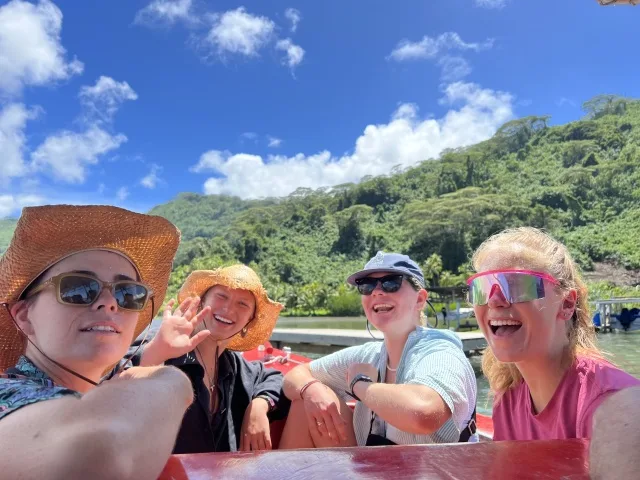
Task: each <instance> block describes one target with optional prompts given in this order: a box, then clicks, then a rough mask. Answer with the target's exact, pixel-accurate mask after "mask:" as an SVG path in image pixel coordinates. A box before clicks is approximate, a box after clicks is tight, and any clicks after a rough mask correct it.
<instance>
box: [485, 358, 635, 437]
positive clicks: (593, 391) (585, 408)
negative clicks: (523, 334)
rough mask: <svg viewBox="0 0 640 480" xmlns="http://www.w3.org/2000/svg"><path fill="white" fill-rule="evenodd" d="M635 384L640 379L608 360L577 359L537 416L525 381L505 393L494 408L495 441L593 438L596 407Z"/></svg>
mask: <svg viewBox="0 0 640 480" xmlns="http://www.w3.org/2000/svg"><path fill="white" fill-rule="evenodd" d="M636 385H640V380H638V379H637V378H635V377H633V376H631V375H629V374H628V373H626V372H623V371H622V370H620V369H618V368H616V367H614V366H613V365H611V364H609V363H607V362H606V361H603V360H598V359H592V358H587V357H578V359H576V361H575V362H574V364H573V365H572V367H571V368H569V370H567V372H566V373H565V376H564V378H563V379H562V381H561V382H560V384H559V385H558V388H557V389H556V391H555V393H554V394H553V397H552V398H551V401H550V402H549V404H548V405H547V406H546V407H545V409H544V410H543V411H542V412H540V413H538V414H537V415H536V414H535V413H534V410H533V406H532V401H531V394H530V392H529V387H528V386H527V384H526V383H525V382H524V381H523V382H521V383H520V384H519V385H517V386H516V387H514V388H511V389H509V390H508V391H507V392H505V393H504V395H502V397H500V398H499V399H498V400H497V401H496V402H495V404H494V406H493V426H494V437H493V439H494V440H553V439H567V438H591V421H592V417H593V413H594V412H595V410H596V408H598V406H599V405H600V404H601V403H602V402H603V401H604V400H605V398H607V396H608V395H610V394H612V393H614V392H617V391H618V390H622V389H623V388H627V387H632V386H636Z"/></svg>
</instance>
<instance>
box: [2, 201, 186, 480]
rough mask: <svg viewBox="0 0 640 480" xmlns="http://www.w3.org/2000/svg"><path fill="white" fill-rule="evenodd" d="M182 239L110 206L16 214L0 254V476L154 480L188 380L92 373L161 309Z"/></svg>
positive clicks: (141, 371)
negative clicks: (105, 377)
mask: <svg viewBox="0 0 640 480" xmlns="http://www.w3.org/2000/svg"><path fill="white" fill-rule="evenodd" d="M179 241H180V232H179V231H178V230H177V228H176V227H175V226H174V225H173V224H171V223H170V222H168V221H167V220H165V219H163V218H160V217H156V216H150V215H142V214H137V213H133V212H130V211H127V210H123V209H121V208H116V207H111V206H69V205H58V206H43V207H29V208H25V209H24V210H23V212H22V216H21V217H20V219H19V220H18V224H17V227H16V231H15V233H14V236H13V238H12V240H11V243H10V245H9V247H8V249H7V250H6V252H5V254H4V255H3V256H2V258H1V259H0V308H1V310H0V372H4V373H3V374H2V375H1V376H0V466H1V468H2V477H3V478H29V479H30V478H33V479H42V478H94V479H97V478H149V479H151V478H157V476H158V474H159V473H160V471H161V470H162V468H163V466H164V464H165V462H166V460H167V458H168V457H169V455H170V453H171V449H172V447H173V443H174V441H175V437H176V434H177V432H178V428H179V426H180V422H181V420H182V416H183V414H184V412H185V410H186V409H187V407H188V406H189V404H190V403H191V401H192V397H193V395H192V392H191V385H190V384H189V381H188V378H187V377H186V376H185V375H184V374H183V373H182V372H180V371H179V370H178V369H176V368H169V367H159V368H158V367H155V368H131V369H129V370H127V371H125V372H123V373H121V374H120V375H119V376H118V377H117V378H115V379H112V380H109V381H105V382H103V383H101V379H102V377H103V374H104V373H105V372H107V371H108V370H109V368H110V367H112V366H113V365H115V364H116V363H117V362H118V361H119V359H120V358H122V356H123V355H124V354H125V353H126V351H127V348H128V346H129V344H130V343H131V341H132V339H133V338H134V337H135V335H137V334H139V333H140V332H141V331H142V330H143V329H144V328H145V327H146V326H147V325H148V324H149V322H150V321H151V319H152V318H153V317H154V316H155V314H156V313H157V311H158V309H159V308H160V306H161V305H162V301H163V298H164V295H165V291H166V288H167V283H168V279H169V274H170V272H171V266H172V261H173V257H174V255H175V252H176V249H177V247H178V243H179ZM98 384H100V385H99V386H97V387H96V385H98Z"/></svg>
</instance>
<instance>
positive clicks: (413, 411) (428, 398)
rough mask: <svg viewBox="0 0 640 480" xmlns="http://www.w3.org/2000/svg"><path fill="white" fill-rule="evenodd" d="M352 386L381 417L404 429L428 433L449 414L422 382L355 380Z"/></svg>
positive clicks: (443, 422) (440, 401)
mask: <svg viewBox="0 0 640 480" xmlns="http://www.w3.org/2000/svg"><path fill="white" fill-rule="evenodd" d="M353 390H354V393H355V394H356V395H357V396H358V397H359V398H360V399H361V400H362V402H363V403H364V404H365V405H366V406H367V407H369V408H370V409H371V410H372V411H373V412H375V413H376V414H377V415H379V416H380V418H382V419H383V420H384V421H385V422H387V423H389V424H391V425H393V426H394V427H396V428H397V429H399V430H402V431H403V432H407V433H414V434H418V435H429V434H431V433H433V432H436V431H437V430H438V429H440V427H442V425H444V424H445V422H446V421H447V420H449V418H451V410H450V409H449V407H448V406H447V404H446V403H445V401H444V400H443V399H442V397H441V396H440V395H439V394H438V392H436V391H435V390H434V389H432V388H430V387H427V386H424V385H397V384H387V383H366V382H358V383H356V384H355V386H354V388H353Z"/></svg>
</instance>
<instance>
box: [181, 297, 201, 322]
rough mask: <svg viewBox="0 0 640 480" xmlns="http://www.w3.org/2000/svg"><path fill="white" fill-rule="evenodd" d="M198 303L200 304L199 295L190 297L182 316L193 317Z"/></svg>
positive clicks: (189, 318) (188, 318)
mask: <svg viewBox="0 0 640 480" xmlns="http://www.w3.org/2000/svg"><path fill="white" fill-rule="evenodd" d="M199 305H200V297H197V296H196V297H192V298H191V303H190V304H189V307H188V308H187V310H186V311H184V318H185V319H187V320H191V319H192V318H193V317H195V315H196V313H197V312H198V306H199Z"/></svg>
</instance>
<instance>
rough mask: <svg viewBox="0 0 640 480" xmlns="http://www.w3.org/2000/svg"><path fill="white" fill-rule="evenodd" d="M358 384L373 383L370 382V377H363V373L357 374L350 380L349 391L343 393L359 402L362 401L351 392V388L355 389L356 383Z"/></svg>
mask: <svg viewBox="0 0 640 480" xmlns="http://www.w3.org/2000/svg"><path fill="white" fill-rule="evenodd" d="M358 382H367V383H373V380H371V377H369V376H368V375H365V374H363V373H359V374H357V375H356V376H355V377H353V380H351V385H349V391H348V392H345V393H346V394H347V395H349V396H350V397H351V398H353V399H355V400H357V401H359V402H361V401H362V400H360V398H358V396H357V395H356V394H355V392H354V391H353V387H355V386H356V383H358Z"/></svg>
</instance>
